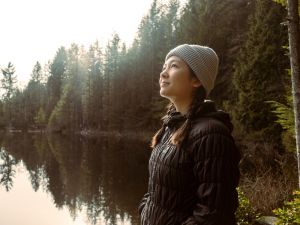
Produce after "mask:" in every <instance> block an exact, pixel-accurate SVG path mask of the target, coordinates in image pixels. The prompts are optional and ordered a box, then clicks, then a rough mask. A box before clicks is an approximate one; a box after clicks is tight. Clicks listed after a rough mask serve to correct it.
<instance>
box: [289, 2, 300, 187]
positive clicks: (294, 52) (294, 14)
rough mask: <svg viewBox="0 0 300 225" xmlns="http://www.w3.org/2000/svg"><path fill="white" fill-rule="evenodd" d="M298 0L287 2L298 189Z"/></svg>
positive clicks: (299, 118)
mask: <svg viewBox="0 0 300 225" xmlns="http://www.w3.org/2000/svg"><path fill="white" fill-rule="evenodd" d="M298 4H299V2H298V0H287V8H288V21H289V23H288V30H289V50H290V62H291V72H292V93H293V104H294V114H295V131H296V149H297V160H298V178H299V187H300V73H299V72H300V71H299V70H300V68H299V67H300V31H299V30H300V28H299V12H298Z"/></svg>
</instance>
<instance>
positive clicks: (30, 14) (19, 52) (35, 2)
mask: <svg viewBox="0 0 300 225" xmlns="http://www.w3.org/2000/svg"><path fill="white" fill-rule="evenodd" d="M151 3H152V0H2V1H1V2H0V8H1V13H0V21H1V23H0V24H1V35H0V67H6V66H7V64H8V62H9V61H11V62H12V63H13V64H14V66H15V68H16V74H17V77H18V80H19V81H21V82H23V83H24V81H27V80H28V78H29V77H30V73H31V71H32V68H33V66H34V64H35V63H36V61H40V62H41V63H42V64H44V63H46V62H47V61H48V60H51V59H52V58H53V57H54V55H55V53H56V51H57V49H58V48H59V47H60V46H65V47H67V48H68V47H70V44H71V43H73V42H75V43H77V44H79V45H81V44H84V45H85V46H88V45H89V44H91V43H93V42H94V41H96V40H99V41H100V43H101V44H106V43H107V39H108V38H109V37H111V34H112V33H113V32H117V33H118V34H119V35H120V37H121V39H122V41H125V42H126V43H127V44H130V43H131V42H132V40H133V39H134V36H135V34H136V32H137V29H138V25H139V23H140V21H141V18H142V17H143V16H144V15H145V14H146V13H147V12H148V10H149V8H150V6H151Z"/></svg>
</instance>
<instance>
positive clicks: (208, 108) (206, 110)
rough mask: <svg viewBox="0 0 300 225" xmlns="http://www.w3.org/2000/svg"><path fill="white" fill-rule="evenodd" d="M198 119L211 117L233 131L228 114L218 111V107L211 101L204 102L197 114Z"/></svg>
mask: <svg viewBox="0 0 300 225" xmlns="http://www.w3.org/2000/svg"><path fill="white" fill-rule="evenodd" d="M196 117H210V118H214V119H216V120H218V121H220V122H222V123H223V124H224V125H225V126H226V127H227V128H228V129H229V131H230V132H232V131H233V124H232V122H231V119H230V116H229V114H228V113H226V112H224V111H223V110H220V109H216V105H215V103H214V102H213V101H211V100H206V101H204V102H203V103H202V104H201V105H200V107H199V109H198V110H197V112H196Z"/></svg>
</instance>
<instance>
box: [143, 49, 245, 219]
mask: <svg viewBox="0 0 300 225" xmlns="http://www.w3.org/2000/svg"><path fill="white" fill-rule="evenodd" d="M218 63H219V59H218V56H217V55H216V53H215V52H214V51H213V50H212V49H211V48H209V47H206V46H200V45H188V44H184V45H180V46H177V47H176V48H174V49H172V50H171V51H170V52H169V53H168V54H167V56H166V59H165V64H164V66H163V69H162V72H161V74H160V79H159V84H160V95H161V96H162V97H165V98H167V99H169V100H170V105H169V107H168V111H167V114H166V116H165V117H164V118H163V125H162V128H161V129H160V130H159V131H158V132H157V133H156V134H155V135H154V137H153V139H152V148H153V151H152V154H151V157H150V160H149V184H148V192H147V193H146V194H145V196H144V198H143V199H142V201H141V204H140V206H139V213H140V215H141V224H142V225H154V224H155V225H169V224H170V225H179V224H181V225H192V224H199V225H235V224H236V222H235V216H234V213H235V210H236V208H237V206H238V196H237V191H236V187H237V185H238V181H239V169H238V162H239V160H240V155H239V151H238V150H237V148H236V146H235V143H234V140H233V138H232V136H231V132H232V129H233V126H232V123H231V122H230V119H229V115H228V114H227V113H225V112H223V111H221V110H216V108H215V105H214V102H212V101H207V100H205V98H206V97H207V96H208V95H209V93H210V91H211V90H212V89H213V86H214V82H215V78H216V75H217V70H218Z"/></svg>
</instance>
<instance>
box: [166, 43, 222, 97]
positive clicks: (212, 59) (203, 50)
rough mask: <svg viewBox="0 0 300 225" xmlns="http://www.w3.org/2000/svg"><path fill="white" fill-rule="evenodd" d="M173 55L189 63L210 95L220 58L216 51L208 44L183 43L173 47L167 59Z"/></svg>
mask: <svg viewBox="0 0 300 225" xmlns="http://www.w3.org/2000/svg"><path fill="white" fill-rule="evenodd" d="M171 56H177V57H179V58H181V59H182V60H183V61H185V62H186V63H187V64H188V66H189V67H190V68H191V69H192V70H193V72H194V73H195V75H196V76H197V78H198V79H199V80H200V82H201V84H202V85H203V87H204V89H205V90H206V96H208V95H209V93H210V91H211V90H212V89H213V88H214V83H215V79H216V76H217V73H218V67H219V58H218V56H217V54H216V52H215V51H214V50H213V49H211V48H209V47H207V46H201V45H188V44H183V45H179V46H177V47H176V48H174V49H172V50H171V51H170V52H169V53H168V54H167V56H166V59H165V60H167V59H168V58H170V57H171Z"/></svg>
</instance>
